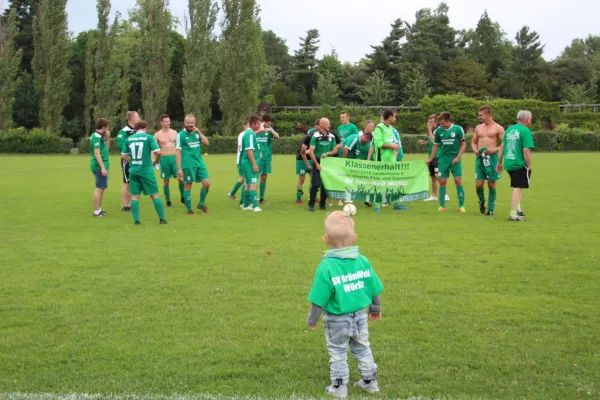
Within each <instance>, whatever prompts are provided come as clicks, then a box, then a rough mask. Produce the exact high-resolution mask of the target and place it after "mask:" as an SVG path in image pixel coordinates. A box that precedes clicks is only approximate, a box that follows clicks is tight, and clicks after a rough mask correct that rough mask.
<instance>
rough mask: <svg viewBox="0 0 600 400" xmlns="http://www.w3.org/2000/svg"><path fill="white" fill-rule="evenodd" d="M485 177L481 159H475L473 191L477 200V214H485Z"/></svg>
mask: <svg viewBox="0 0 600 400" xmlns="http://www.w3.org/2000/svg"><path fill="white" fill-rule="evenodd" d="M487 178H488V177H487V175H486V172H485V169H484V166H483V158H482V157H475V191H476V192H477V198H478V199H479V212H480V213H482V214H485V190H484V189H483V186H484V184H485V181H486V180H487Z"/></svg>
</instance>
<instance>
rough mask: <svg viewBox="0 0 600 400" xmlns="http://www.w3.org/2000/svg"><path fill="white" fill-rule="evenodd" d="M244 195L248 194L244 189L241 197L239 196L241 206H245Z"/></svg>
mask: <svg viewBox="0 0 600 400" xmlns="http://www.w3.org/2000/svg"><path fill="white" fill-rule="evenodd" d="M246 193H248V192H246V188H243V189H242V195H241V196H240V204H241V205H245V202H246Z"/></svg>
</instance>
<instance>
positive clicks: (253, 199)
mask: <svg viewBox="0 0 600 400" xmlns="http://www.w3.org/2000/svg"><path fill="white" fill-rule="evenodd" d="M259 129H260V118H258V117H256V116H252V117H250V119H249V127H248V129H246V131H245V132H244V137H243V138H242V152H241V160H242V174H243V176H244V182H246V187H245V189H244V190H245V191H246V192H247V193H246V194H245V196H244V208H243V210H244V211H254V212H261V211H262V210H261V208H260V207H259V206H258V199H257V196H256V186H257V185H258V173H259V171H260V169H259V167H258V162H257V154H259V153H260V148H259V147H258V146H259V145H258V140H257V139H256V133H255V132H256V131H257V130H259Z"/></svg>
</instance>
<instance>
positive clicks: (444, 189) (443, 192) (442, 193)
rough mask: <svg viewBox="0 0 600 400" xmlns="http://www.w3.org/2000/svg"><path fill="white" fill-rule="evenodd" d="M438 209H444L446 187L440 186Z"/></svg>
mask: <svg viewBox="0 0 600 400" xmlns="http://www.w3.org/2000/svg"><path fill="white" fill-rule="evenodd" d="M439 199H440V207H442V208H446V186H440V197H439Z"/></svg>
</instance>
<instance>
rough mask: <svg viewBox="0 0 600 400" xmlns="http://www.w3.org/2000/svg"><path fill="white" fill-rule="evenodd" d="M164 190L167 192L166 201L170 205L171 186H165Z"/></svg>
mask: <svg viewBox="0 0 600 400" xmlns="http://www.w3.org/2000/svg"><path fill="white" fill-rule="evenodd" d="M163 190H164V191H165V200H166V201H167V203H169V202H170V201H171V188H170V187H169V185H164V186H163Z"/></svg>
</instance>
